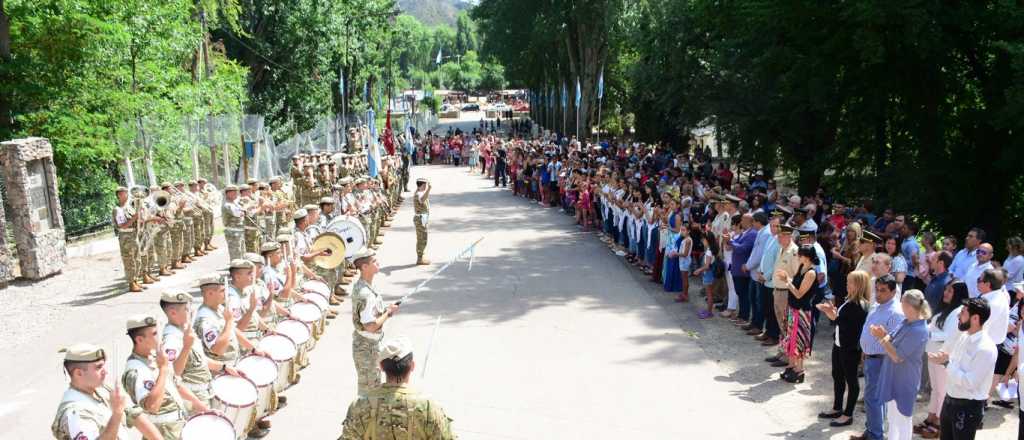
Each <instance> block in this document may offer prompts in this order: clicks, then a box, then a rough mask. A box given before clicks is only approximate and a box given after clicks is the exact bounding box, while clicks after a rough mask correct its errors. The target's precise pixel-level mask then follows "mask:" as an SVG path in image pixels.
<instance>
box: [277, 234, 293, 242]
mask: <svg viewBox="0 0 1024 440" xmlns="http://www.w3.org/2000/svg"><path fill="white" fill-rule="evenodd" d="M276 240H277V242H278V243H291V241H292V234H277V238H276Z"/></svg>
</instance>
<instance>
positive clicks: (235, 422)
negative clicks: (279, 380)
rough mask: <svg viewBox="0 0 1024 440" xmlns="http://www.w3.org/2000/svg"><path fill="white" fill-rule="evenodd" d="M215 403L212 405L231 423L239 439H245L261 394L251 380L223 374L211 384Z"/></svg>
mask: <svg viewBox="0 0 1024 440" xmlns="http://www.w3.org/2000/svg"><path fill="white" fill-rule="evenodd" d="M210 389H211V390H212V391H213V402H212V404H211V405H210V406H211V407H212V408H213V409H216V410H218V411H220V412H222V413H224V416H225V417H226V418H227V419H228V420H230V421H231V426H234V427H235V432H236V433H237V434H238V437H239V438H245V436H246V435H247V433H248V430H249V424H250V423H252V421H253V420H254V416H255V415H256V411H255V410H256V399H257V398H258V397H259V392H258V391H257V390H256V385H255V384H253V383H252V381H251V380H249V379H246V378H244V377H238V376H232V375H230V374H222V375H220V376H217V377H215V378H213V381H212V382H210Z"/></svg>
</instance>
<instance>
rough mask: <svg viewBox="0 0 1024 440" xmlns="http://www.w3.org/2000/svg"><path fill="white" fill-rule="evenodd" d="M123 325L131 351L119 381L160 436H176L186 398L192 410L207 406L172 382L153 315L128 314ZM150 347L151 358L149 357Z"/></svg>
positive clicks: (202, 408) (181, 424)
mask: <svg viewBox="0 0 1024 440" xmlns="http://www.w3.org/2000/svg"><path fill="white" fill-rule="evenodd" d="M125 327H126V329H127V330H128V337H129V338H131V340H132V354H131V355H130V356H128V361H127V363H126V365H125V370H124V373H123V374H122V376H121V385H122V386H123V387H124V390H125V391H126V392H127V393H128V395H129V396H131V398H132V401H133V402H135V404H136V405H138V406H140V407H141V408H142V410H143V411H144V412H145V413H146V416H147V418H148V419H149V421H151V422H153V424H154V425H156V428H157V429H158V430H159V431H160V434H161V435H163V438H164V439H167V440H175V439H179V438H181V429H182V428H183V427H184V426H185V418H186V416H187V408H188V407H187V406H186V404H185V402H190V403H191V408H192V410H193V411H195V412H202V411H207V410H209V408H208V407H207V405H206V403H204V402H202V401H201V400H200V399H197V398H196V396H195V395H193V394H192V392H191V391H189V389H188V388H185V387H184V386H182V385H181V384H180V383H177V382H176V379H175V374H174V370H173V369H172V366H171V364H170V362H169V361H168V359H167V356H166V353H165V352H164V351H163V350H159V345H160V335H159V333H158V332H157V329H156V318H155V317H153V316H150V315H145V314H143V315H136V316H132V317H130V318H128V323H127V325H126V326H125ZM154 351H155V352H156V359H155V361H154V360H152V359H150V356H151V354H152V353H153V352H154Z"/></svg>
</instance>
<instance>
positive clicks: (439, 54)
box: [434, 47, 441, 64]
mask: <svg viewBox="0 0 1024 440" xmlns="http://www.w3.org/2000/svg"><path fill="white" fill-rule="evenodd" d="M434 64H441V48H440V47H439V48H437V59H435V60H434Z"/></svg>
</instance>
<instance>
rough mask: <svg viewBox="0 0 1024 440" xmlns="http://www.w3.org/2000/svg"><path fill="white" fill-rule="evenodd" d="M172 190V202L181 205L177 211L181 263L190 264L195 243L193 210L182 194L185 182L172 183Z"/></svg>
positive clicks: (186, 197)
mask: <svg viewBox="0 0 1024 440" xmlns="http://www.w3.org/2000/svg"><path fill="white" fill-rule="evenodd" d="M174 190H175V191H174V192H173V194H174V200H177V201H178V203H180V204H181V209H180V210H179V211H178V212H179V213H180V214H181V261H182V262H183V263H191V262H193V261H195V260H193V259H192V253H193V251H194V249H193V247H194V246H193V244H194V243H195V241H196V238H195V223H194V222H193V216H194V214H193V211H194V210H195V208H194V207H193V206H192V203H191V201H190V200H189V199H188V196H186V195H185V194H184V192H183V191H184V190H185V182H180V181H179V182H174Z"/></svg>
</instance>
